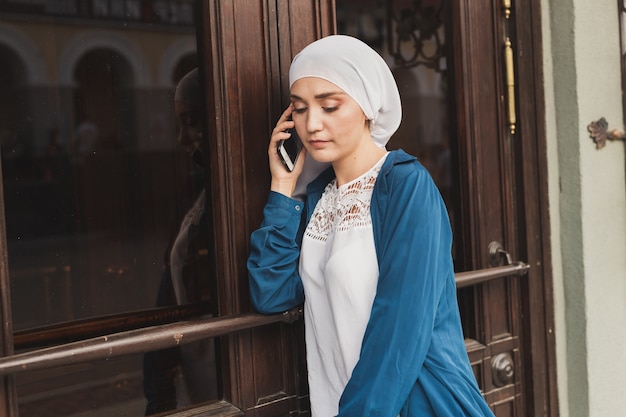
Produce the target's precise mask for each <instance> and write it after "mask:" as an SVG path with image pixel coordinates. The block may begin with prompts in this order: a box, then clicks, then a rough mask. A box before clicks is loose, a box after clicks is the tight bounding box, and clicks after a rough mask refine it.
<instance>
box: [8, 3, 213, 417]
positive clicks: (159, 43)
mask: <svg viewBox="0 0 626 417" xmlns="http://www.w3.org/2000/svg"><path fill="white" fill-rule="evenodd" d="M193 6H194V5H193V0H186V1H185V0H142V1H138V0H126V1H113V0H97V1H96V0H93V1H85V0H65V1H56V0H38V1H23V0H22V1H20V0H8V1H7V0H5V1H2V2H0V61H1V62H2V63H3V65H2V66H0V89H1V90H2V91H3V94H2V95H0V151H1V153H2V178H3V186H4V201H5V213H6V223H7V243H8V255H9V278H10V283H11V298H12V300H11V301H12V314H13V327H14V330H15V331H17V332H18V333H19V332H22V333H24V332H28V331H30V330H31V329H42V328H46V326H48V327H49V326H53V325H54V326H62V325H63V324H64V323H69V322H77V321H84V322H85V323H92V322H95V321H94V320H98V319H102V318H103V317H115V316H128V317H129V318H131V319H132V317H135V316H137V315H139V314H142V315H143V316H142V317H146V314H147V317H152V318H153V319H154V320H157V321H158V319H159V318H163V317H165V316H167V314H166V313H163V312H162V311H163V309H168V308H169V309H176V308H178V310H176V311H178V313H177V314H180V311H181V310H184V309H185V308H187V310H193V311H196V312H197V311H200V312H201V313H202V314H205V315H212V314H215V308H214V306H215V305H216V303H215V300H216V293H215V288H216V285H215V273H214V258H213V244H212V241H211V239H210V236H212V233H211V228H212V224H211V220H210V219H209V216H207V211H206V208H207V204H206V202H207V201H208V200H209V199H210V196H211V192H210V188H209V187H208V182H207V181H206V175H205V174H206V172H208V169H206V167H205V165H204V164H205V162H206V161H208V158H207V157H206V155H205V143H204V139H205V138H206V137H207V135H206V132H205V129H204V124H203V120H202V118H201V115H202V114H205V113H204V111H203V107H202V106H203V105H204V103H203V100H202V97H201V96H202V95H201V93H200V78H201V76H199V75H198V59H197V51H196V45H197V40H196V28H195V26H194V19H193V10H194V8H193ZM199 73H200V74H202V73H203V71H202V68H200V69H199ZM181 80H184V81H181ZM190 305H193V306H194V307H193V308H189V307H188V306H190ZM168 311H169V310H168ZM146 312H147V313H146ZM150 312H153V313H150ZM150 314H152V316H150ZM174 316H175V315H174ZM130 321H132V320H129V322H130ZM155 324H156V323H155ZM95 331H96V333H97V329H96V330H95ZM18 348H19V346H18ZM214 352H215V349H214V346H213V341H211V340H207V341H202V342H198V343H194V344H190V345H185V346H182V347H181V348H179V349H173V350H168V351H164V352H151V353H148V354H146V355H139V356H129V357H122V358H119V359H115V360H111V361H107V362H106V363H88V364H82V365H77V366H74V367H68V368H64V369H60V370H48V371H45V372H29V373H25V374H20V375H18V377H17V385H18V396H19V407H20V416H21V417H28V416H36V417H44V416H66V415H68V416H69V415H79V413H86V414H84V415H90V414H89V413H90V412H94V410H103V411H102V413H104V414H102V415H116V416H126V415H128V416H137V415H143V413H144V410H146V408H148V409H149V410H148V414H150V413H151V412H158V411H163V410H166V409H171V408H177V407H182V406H186V405H189V404H195V403H199V402H203V401H207V400H210V399H213V398H217V379H216V369H215V362H216V361H215V353H214ZM149 399H156V400H158V401H155V402H154V403H152V402H150V401H149ZM81 415H82V414H81Z"/></svg>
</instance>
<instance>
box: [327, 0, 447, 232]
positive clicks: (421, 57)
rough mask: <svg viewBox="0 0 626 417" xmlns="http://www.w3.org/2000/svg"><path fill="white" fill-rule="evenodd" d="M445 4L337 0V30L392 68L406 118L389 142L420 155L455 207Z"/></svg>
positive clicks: (439, 0)
mask: <svg viewBox="0 0 626 417" xmlns="http://www.w3.org/2000/svg"><path fill="white" fill-rule="evenodd" d="M444 4H445V2H444V1H443V0H424V1H407V0H385V1H383V0H337V29H338V32H339V33H343V34H348V35H352V36H355V37H357V38H359V39H362V40H363V41H365V42H366V43H368V44H369V45H370V46H371V47H372V48H374V49H375V50H377V51H378V53H380V54H381V56H382V57H383V58H384V59H385V60H386V61H387V63H388V64H389V66H390V67H391V69H392V72H393V74H394V77H395V78H396V82H397V84H398V88H399V90H400V96H401V98H402V113H403V117H402V124H401V125H400V128H399V129H398V131H397V132H396V134H395V135H394V136H393V138H392V139H391V141H390V142H389V145H388V147H389V148H402V149H404V150H405V151H407V152H408V153H410V154H412V155H415V156H417V158H418V159H419V161H420V162H421V163H422V164H423V165H424V166H425V167H426V168H427V169H428V170H429V172H430V173H431V175H432V176H433V179H434V180H435V182H436V183H437V185H438V187H439V189H440V190H441V193H442V194H443V197H444V199H445V200H446V204H447V206H448V209H449V210H450V211H452V209H453V207H455V202H454V201H453V200H452V198H453V196H454V193H452V186H453V184H452V177H453V175H452V164H451V162H450V158H451V156H450V140H451V138H450V130H449V128H448V126H449V124H450V123H451V120H450V118H449V112H448V100H449V96H448V88H447V81H448V80H447V73H446V68H447V64H446V55H445V48H444V45H445V26H444V20H445V19H444ZM450 214H451V216H450V217H451V220H452V221H453V222H454V216H453V215H452V214H453V213H450Z"/></svg>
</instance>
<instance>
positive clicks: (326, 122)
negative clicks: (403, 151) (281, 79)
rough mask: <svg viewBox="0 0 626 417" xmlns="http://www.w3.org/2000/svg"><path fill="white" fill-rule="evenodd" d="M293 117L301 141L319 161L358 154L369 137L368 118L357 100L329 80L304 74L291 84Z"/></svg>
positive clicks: (333, 161) (334, 161) (332, 161)
mask: <svg viewBox="0 0 626 417" xmlns="http://www.w3.org/2000/svg"><path fill="white" fill-rule="evenodd" d="M291 102H292V104H293V107H294V109H293V113H292V119H293V121H294V122H295V127H296V130H297V132H298V135H300V137H301V138H302V143H303V144H304V146H305V147H306V150H307V152H308V153H309V154H311V156H312V157H313V158H314V159H315V160H316V161H319V162H331V163H337V162H341V161H347V160H349V159H350V158H351V157H353V156H355V155H356V152H358V149H359V147H360V146H362V145H363V144H364V143H365V140H364V139H370V140H371V136H370V131H369V122H368V120H367V118H366V117H365V114H364V113H363V110H361V107H360V106H359V105H358V104H357V102H356V101H354V100H353V99H352V97H350V96H349V95H348V94H346V93H345V92H344V91H343V90H342V89H340V88H339V87H337V86H336V85H335V84H333V83H331V82H330V81H326V80H324V79H321V78H317V77H306V78H301V79H299V80H297V81H296V82H294V83H293V85H292V86H291Z"/></svg>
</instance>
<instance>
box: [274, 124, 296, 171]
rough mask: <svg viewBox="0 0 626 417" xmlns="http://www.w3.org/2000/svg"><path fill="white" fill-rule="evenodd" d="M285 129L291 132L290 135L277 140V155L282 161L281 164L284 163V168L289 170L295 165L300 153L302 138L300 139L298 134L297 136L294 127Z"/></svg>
mask: <svg viewBox="0 0 626 417" xmlns="http://www.w3.org/2000/svg"><path fill="white" fill-rule="evenodd" d="M287 131H288V132H289V133H291V137H290V138H289V139H283V140H280V141H279V142H278V156H279V157H280V160H281V161H282V162H283V165H285V168H287V170H288V171H289V172H291V171H293V169H294V167H295V166H296V161H297V160H298V155H300V151H301V150H302V140H300V136H298V132H296V128H295V127H293V128H291V129H288V130H287Z"/></svg>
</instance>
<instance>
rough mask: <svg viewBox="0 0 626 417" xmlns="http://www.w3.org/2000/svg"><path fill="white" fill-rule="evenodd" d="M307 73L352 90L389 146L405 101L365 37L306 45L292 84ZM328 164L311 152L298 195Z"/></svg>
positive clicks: (375, 135) (377, 136) (376, 135)
mask: <svg viewBox="0 0 626 417" xmlns="http://www.w3.org/2000/svg"><path fill="white" fill-rule="evenodd" d="M306 77H316V78H322V79H324V80H326V81H329V82H331V83H333V84H335V85H336V86H337V87H339V88H341V89H342V90H343V91H344V92H345V93H346V94H348V95H349V96H350V97H351V98H352V99H353V100H354V101H355V102H356V103H357V104H358V105H359V106H360V107H361V109H362V110H363V113H364V114H365V116H366V117H367V118H368V119H369V121H370V132H371V135H372V139H373V140H374V143H376V145H378V146H379V147H381V148H383V149H384V148H385V146H386V145H387V142H389V139H390V138H391V136H392V135H393V134H394V133H395V131H396V130H397V129H398V127H399V126H400V121H401V120H402V104H401V102H400V93H399V92H398V86H397V85H396V80H395V79H394V77H393V74H392V73H391V70H390V69H389V66H388V65H387V63H386V62H385V60H384V59H383V58H382V57H381V56H380V55H379V54H378V53H377V52H376V51H375V50H373V49H372V48H371V47H370V46H368V45H367V44H366V43H364V42H363V41H361V40H359V39H357V38H354V37H352V36H347V35H331V36H327V37H325V38H321V39H318V40H317V41H315V42H313V43H311V44H309V45H308V46H306V47H305V48H304V49H303V50H302V51H300V53H298V54H297V55H296V56H295V57H294V58H293V60H292V62H291V67H290V68H289V87H291V86H292V85H293V83H295V82H296V81H297V80H299V79H301V78H306ZM326 167H328V164H321V163H318V162H316V161H315V160H313V158H311V157H310V156H309V155H308V154H307V159H306V161H305V165H304V171H303V172H302V175H300V178H299V179H298V184H297V185H296V190H295V191H294V198H302V196H303V195H304V194H305V191H306V185H307V184H308V183H309V182H311V181H312V180H313V179H315V178H316V177H317V175H319V174H320V173H321V171H323V170H324V169H325V168H326Z"/></svg>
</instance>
